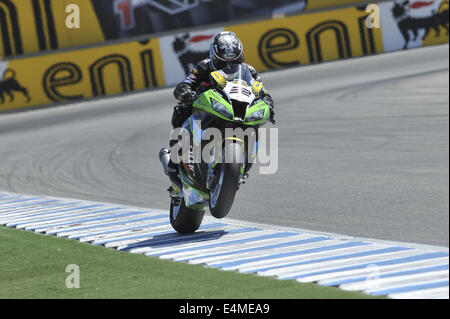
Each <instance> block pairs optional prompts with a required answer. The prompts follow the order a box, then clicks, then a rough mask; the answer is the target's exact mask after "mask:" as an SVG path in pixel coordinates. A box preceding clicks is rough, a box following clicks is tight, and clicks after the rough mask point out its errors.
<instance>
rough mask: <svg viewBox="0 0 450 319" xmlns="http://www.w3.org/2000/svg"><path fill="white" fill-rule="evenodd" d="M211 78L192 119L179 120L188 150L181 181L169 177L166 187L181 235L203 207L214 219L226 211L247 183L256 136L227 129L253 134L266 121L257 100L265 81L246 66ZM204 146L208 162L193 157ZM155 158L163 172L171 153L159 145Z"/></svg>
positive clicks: (174, 223)
mask: <svg viewBox="0 0 450 319" xmlns="http://www.w3.org/2000/svg"><path fill="white" fill-rule="evenodd" d="M210 76H211V79H212V83H213V86H212V87H213V88H212V89H210V90H207V91H205V92H203V93H201V94H200V95H199V96H198V97H197V99H196V101H195V102H194V103H193V112H192V115H191V117H190V118H188V119H187V120H186V121H185V122H184V124H183V129H184V132H185V133H186V132H187V133H186V134H187V135H188V137H189V144H188V146H189V152H190V153H189V156H188V158H187V157H184V158H183V160H182V161H181V162H180V165H178V177H179V180H180V181H181V183H174V182H173V181H172V186H171V187H170V188H169V192H170V197H171V202H170V223H171V224H172V227H173V228H174V229H175V230H176V231H177V232H179V233H181V234H190V233H193V232H195V231H196V230H197V229H198V228H199V227H200V225H201V223H202V220H203V216H204V214H205V210H206V208H207V207H209V210H210V212H211V215H212V216H214V217H216V218H223V217H225V216H226V215H227V214H228V212H229V211H230V209H231V206H232V204H233V201H234V198H235V195H236V192H237V190H238V189H239V186H240V184H242V183H244V182H245V178H246V174H245V173H246V172H247V169H248V167H249V163H250V159H252V158H256V155H257V147H258V142H257V137H256V138H242V137H239V136H237V135H232V136H227V132H229V130H227V129H232V130H236V129H239V128H240V129H241V131H246V129H248V128H250V127H251V128H253V130H249V131H251V132H253V133H254V134H257V132H258V128H259V127H261V126H262V125H264V124H265V123H267V122H268V121H270V109H269V106H268V105H267V104H266V103H265V102H264V101H263V100H262V99H261V98H260V93H261V92H262V90H263V85H262V84H261V83H260V82H257V81H255V80H254V79H253V77H252V75H251V72H250V70H249V69H248V67H247V66H246V65H245V64H240V65H232V66H229V67H226V68H224V69H222V70H220V71H215V72H212V73H211V75H210ZM208 128H215V129H217V130H216V131H220V133H221V135H220V136H221V138H220V139H216V140H215V141H214V140H213V139H205V132H208ZM183 129H182V130H183ZM247 131H248V130H247ZM247 137H250V136H247ZM253 137H254V136H253ZM208 138H209V137H208ZM250 140H253V141H254V142H253V143H251V142H249V141H250ZM211 144H212V145H211ZM206 146H208V151H207V153H208V154H209V158H208V160H207V161H205V160H204V158H200V160H195V159H198V158H199V157H198V156H196V154H197V155H198V154H199V153H198V152H200V154H202V153H204V152H203V151H204V148H205V147H206ZM194 150H197V152H194ZM194 153H196V154H194ZM159 157H160V161H161V163H162V165H163V167H164V171H165V172H166V174H167V172H168V164H169V161H170V157H171V154H170V151H169V150H167V149H162V150H161V151H160V154H159Z"/></svg>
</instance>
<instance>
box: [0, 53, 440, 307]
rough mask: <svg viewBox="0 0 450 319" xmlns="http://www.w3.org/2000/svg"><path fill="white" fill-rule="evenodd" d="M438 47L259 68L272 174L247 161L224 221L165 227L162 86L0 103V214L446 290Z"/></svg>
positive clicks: (215, 254) (310, 271)
mask: <svg viewBox="0 0 450 319" xmlns="http://www.w3.org/2000/svg"><path fill="white" fill-rule="evenodd" d="M448 57H449V47H448V45H442V46H436V47H428V48H422V49H415V50H409V51H404V52H397V53H389V54H382V55H377V56H371V57H364V58H357V59H350V60H345V61H336V62H330V63H323V64H320V65H312V66H305V67H298V68H292V69H287V70H281V71H274V72H269V73H265V74H263V75H262V76H263V80H264V85H265V87H266V88H267V89H268V91H269V92H270V93H271V94H272V95H273V97H274V100H275V103H276V112H277V113H276V119H277V124H276V127H277V128H278V130H279V148H278V156H279V168H278V171H277V173H276V174H273V175H259V174H258V169H257V168H254V169H253V170H252V172H251V176H250V178H249V181H248V182H247V184H245V185H243V186H242V187H241V189H240V190H239V192H238V194H237V196H236V200H235V203H234V205H233V208H232V210H231V212H230V214H229V216H228V217H229V218H231V219H224V220H215V219H213V218H211V217H207V218H205V220H204V222H203V226H202V228H201V229H200V230H199V233H198V234H193V235H190V236H179V235H177V234H175V233H174V232H173V230H171V228H170V223H169V220H168V213H167V209H168V206H169V198H168V195H167V192H166V188H167V186H168V179H167V177H166V176H165V175H164V174H163V172H162V168H161V165H160V163H159V160H158V152H159V150H160V148H161V147H164V146H167V144H168V138H169V132H170V129H171V126H170V117H171V113H172V107H173V105H174V103H175V100H174V98H173V96H172V89H171V88H169V89H163V90H155V91H147V92H141V93H136V94H132V95H126V96H121V97H116V98H106V99H100V100H95V101H87V102H82V103H76V104H70V105H65V106H60V107H55V108H47V109H42V110H33V111H29V112H20V113H11V114H1V115H0V224H2V223H3V224H7V225H9V226H11V227H17V228H21V229H28V230H33V231H37V232H44V233H47V234H54V235H57V236H65V237H69V238H74V239H78V240H80V241H87V242H92V243H94V244H98V245H105V246H107V247H113V248H118V249H126V250H129V251H131V252H134V253H144V254H147V255H151V256H159V257H161V258H167V259H174V260H177V261H187V262H190V263H202V264H205V265H207V266H211V267H218V268H221V269H226V270H238V271H240V272H254V273H258V274H260V275H267V276H276V277H278V278H282V279H297V280H299V281H309V282H318V283H319V284H324V285H333V286H339V287H341V288H343V289H348V290H358V291H365V292H368V293H372V294H388V295H390V296H391V297H394V298H396V297H398V298H408V297H420V298H440V297H444V298H448V243H449V231H448V229H449V228H448V221H449V214H448V211H449V196H448V194H449V169H448V168H449V142H448V141H449V139H448V134H449V90H448V87H449V80H448V76H449V68H448V65H449V62H448ZM23 194H26V195H23ZM61 198H69V199H73V200H67V199H61ZM55 205H56V206H55ZM58 205H61V206H62V207H66V209H69V210H68V211H64V209H63V208H62V207H59V206H58ZM92 205H93V206H92ZM96 205H99V206H96ZM136 207H137V208H136ZM139 207H141V208H139ZM142 207H145V208H142ZM116 215H117V216H116ZM267 225H270V226H267ZM77 227H78V229H77ZM287 227H289V228H287ZM305 229H306V230H305ZM334 234H340V235H334ZM135 236H137V237H135ZM130 237H131V238H130ZM139 245H142V247H139ZM225 247H226V248H225ZM367 278H371V280H367ZM373 278H376V280H374V279H373Z"/></svg>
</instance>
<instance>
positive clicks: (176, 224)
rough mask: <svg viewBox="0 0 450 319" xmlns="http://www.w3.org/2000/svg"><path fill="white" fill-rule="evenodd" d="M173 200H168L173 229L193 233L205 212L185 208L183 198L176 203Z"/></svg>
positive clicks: (182, 232)
mask: <svg viewBox="0 0 450 319" xmlns="http://www.w3.org/2000/svg"><path fill="white" fill-rule="evenodd" d="M174 202H175V200H174V199H172V200H171V202H170V224H171V225H172V227H173V229H175V230H176V231H177V232H178V233H180V234H183V235H187V234H192V233H194V232H195V231H196V230H197V229H198V228H199V227H200V225H201V223H202V221H203V216H204V215H205V212H204V211H199V210H195V209H190V208H187V207H186V205H185V203H184V198H182V199H181V202H180V204H178V205H174Z"/></svg>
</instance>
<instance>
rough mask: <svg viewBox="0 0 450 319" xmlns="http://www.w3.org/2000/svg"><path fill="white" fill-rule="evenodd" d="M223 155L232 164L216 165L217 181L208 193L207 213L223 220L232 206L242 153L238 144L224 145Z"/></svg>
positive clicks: (237, 184) (239, 173)
mask: <svg viewBox="0 0 450 319" xmlns="http://www.w3.org/2000/svg"><path fill="white" fill-rule="evenodd" d="M223 154H224V156H225V158H232V159H233V162H232V163H222V164H218V165H219V167H218V168H217V169H218V173H217V181H216V184H215V185H214V186H213V187H212V188H211V190H210V192H209V211H210V212H211V215H212V216H214V217H215V218H224V217H225V216H226V215H227V214H228V212H229V211H230V209H231V206H233V202H234V198H235V196H236V192H237V190H238V189H239V178H240V176H241V167H242V165H243V153H242V148H241V146H240V145H239V144H236V143H230V144H228V145H226V146H225V148H224V152H223ZM218 184H220V185H218ZM217 188H219V189H217Z"/></svg>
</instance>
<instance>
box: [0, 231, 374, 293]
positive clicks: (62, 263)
mask: <svg viewBox="0 0 450 319" xmlns="http://www.w3.org/2000/svg"><path fill="white" fill-rule="evenodd" d="M69 264H76V265H78V266H79V267H80V288H78V289H77V288H72V289H69V288H66V285H65V283H66V277H67V276H68V275H69V273H66V272H65V270H66V266H67V265H69ZM0 298H39V299H40V298H152V299H153V298H155V299H156V298H157V299H165V298H170V299H185V298H187V299H198V298H220V299H222V298H223V299H226V298H239V299H241V298H242V299H245V298H255V299H263V298H269V299H276V298H282V299H291V298H294V299H302V298H370V297H369V296H368V295H365V294H361V293H352V292H346V291H343V290H340V289H337V288H333V287H321V286H319V285H316V284H300V283H298V282H296V281H293V280H277V279H275V278H265V277H258V276H256V275H251V274H249V275H247V274H240V273H237V272H232V271H222V270H218V269H213V268H206V267H203V266H200V265H189V264H186V263H179V262H172V261H168V260H160V259H158V258H154V257H147V256H144V255H135V254H130V253H127V252H119V251H116V250H112V249H107V248H104V247H97V246H92V245H89V244H84V243H80V242H78V241H75V240H68V239H62V238H57V237H52V236H45V235H40V234H35V233H32V232H26V231H19V230H15V229H10V228H7V227H2V226H0Z"/></svg>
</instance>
